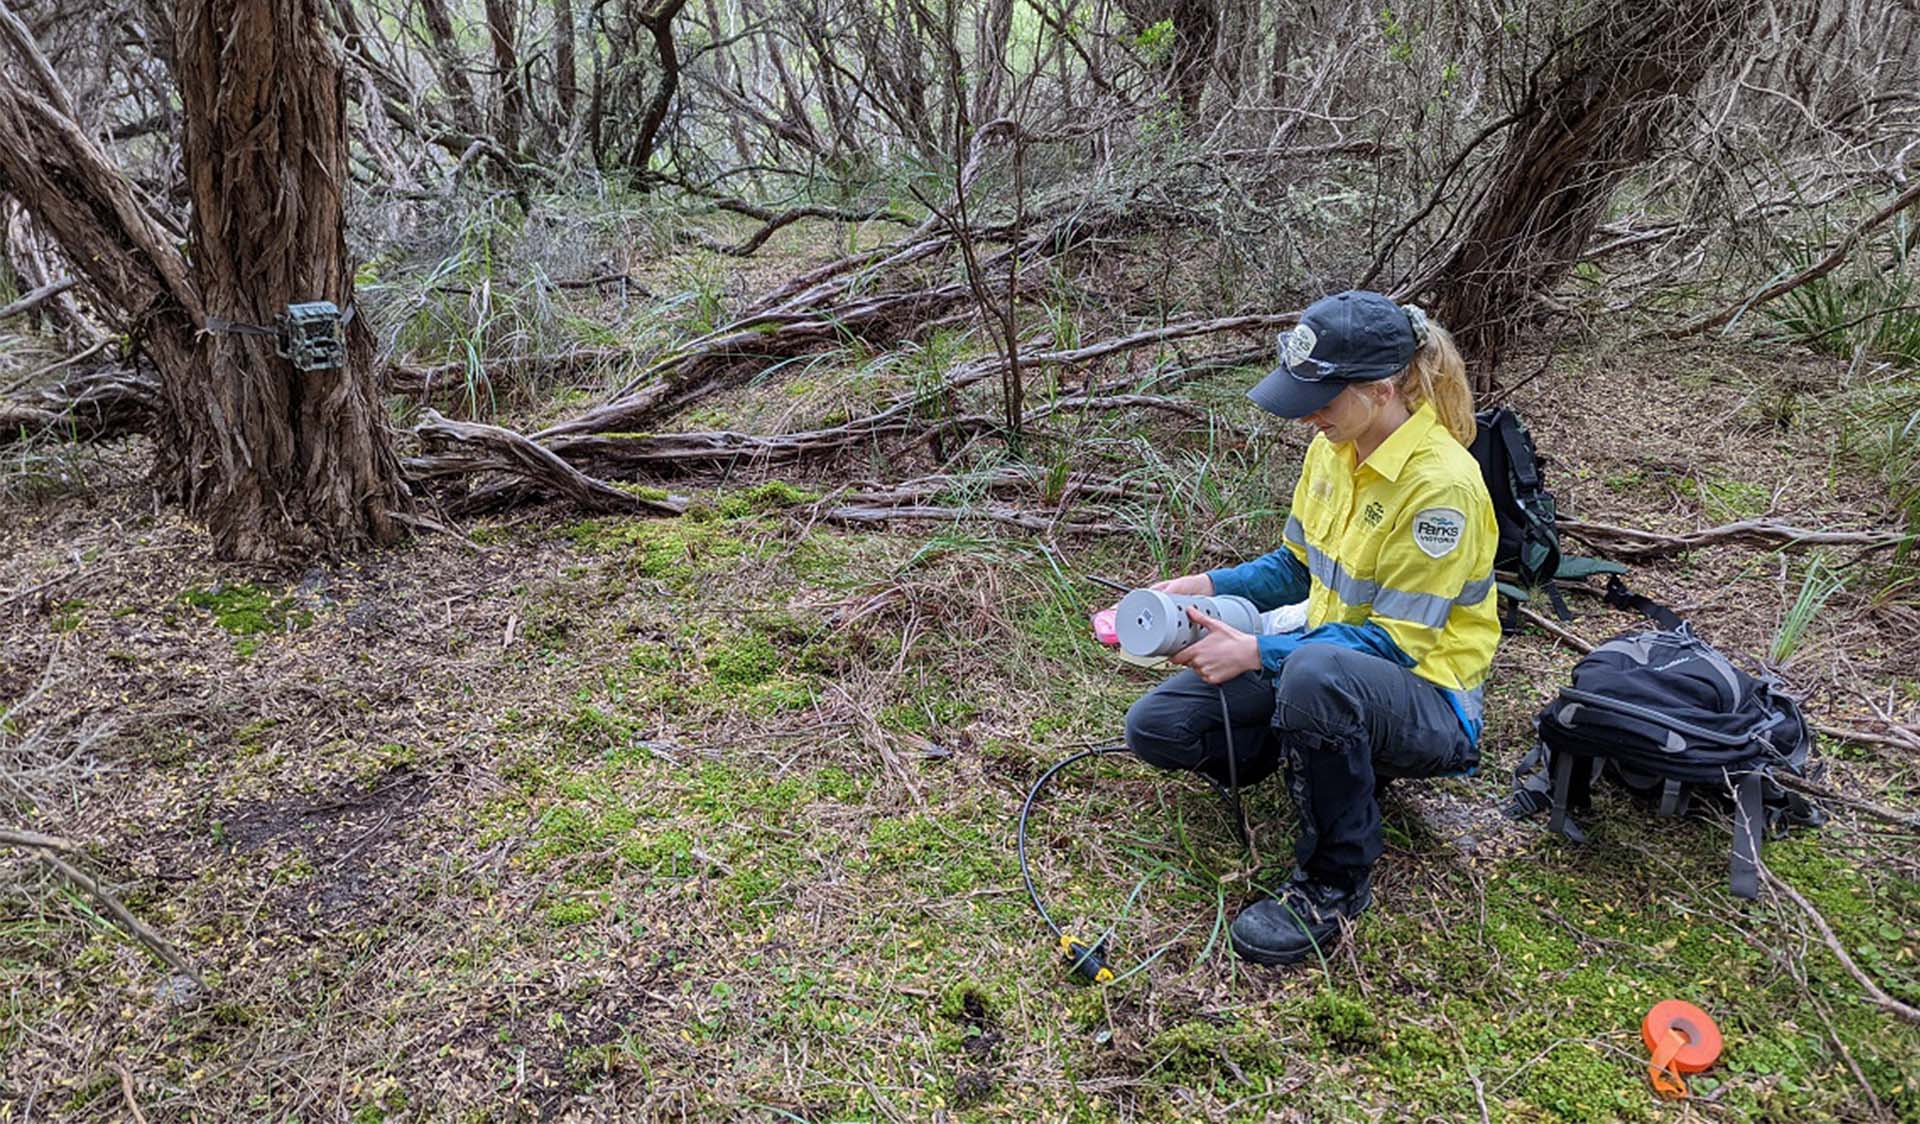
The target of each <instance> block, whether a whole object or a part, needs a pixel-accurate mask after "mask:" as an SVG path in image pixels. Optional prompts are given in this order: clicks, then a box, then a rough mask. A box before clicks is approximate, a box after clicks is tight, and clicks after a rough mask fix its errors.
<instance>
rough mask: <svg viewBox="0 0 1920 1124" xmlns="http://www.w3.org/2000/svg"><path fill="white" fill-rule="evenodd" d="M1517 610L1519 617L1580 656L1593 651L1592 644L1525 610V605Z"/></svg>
mask: <svg viewBox="0 0 1920 1124" xmlns="http://www.w3.org/2000/svg"><path fill="white" fill-rule="evenodd" d="M1517 608H1518V609H1519V610H1520V615H1521V616H1523V617H1525V618H1527V620H1528V621H1530V622H1532V623H1533V624H1536V625H1538V626H1540V628H1541V629H1542V630H1543V631H1545V632H1548V633H1550V634H1552V636H1553V637H1554V639H1556V640H1558V641H1560V642H1561V643H1562V644H1565V645H1566V646H1567V647H1569V648H1572V649H1573V650H1574V651H1576V652H1579V653H1581V654H1582V655H1585V654H1586V653H1588V652H1591V651H1593V645H1592V644H1589V643H1587V642H1586V641H1585V640H1582V639H1581V638H1580V637H1579V636H1578V635H1576V634H1574V633H1572V632H1570V631H1568V630H1567V629H1564V628H1561V627H1560V626H1559V625H1557V624H1555V623H1553V622H1552V621H1550V620H1548V619H1547V618H1546V617H1545V616H1543V615H1541V614H1540V613H1536V612H1534V611H1533V610H1532V609H1529V608H1527V607H1526V606H1525V605H1520V606H1517Z"/></svg>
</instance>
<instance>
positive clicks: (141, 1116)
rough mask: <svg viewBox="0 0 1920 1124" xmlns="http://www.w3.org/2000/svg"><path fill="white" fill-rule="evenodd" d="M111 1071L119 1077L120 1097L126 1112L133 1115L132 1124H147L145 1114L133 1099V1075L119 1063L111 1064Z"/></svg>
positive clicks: (138, 1103)
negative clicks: (124, 1101)
mask: <svg viewBox="0 0 1920 1124" xmlns="http://www.w3.org/2000/svg"><path fill="white" fill-rule="evenodd" d="M113 1071H114V1072H115V1073H117V1074H119V1075H120V1095H121V1096H123V1097H125V1098H126V1100H127V1111H128V1112H131V1113H132V1114H133V1124H147V1114H146V1113H144V1112H141V1111H140V1102H139V1101H137V1100H135V1099H134V1097H133V1075H132V1074H131V1073H128V1072H127V1067H126V1066H124V1065H121V1064H120V1063H119V1062H114V1063H113Z"/></svg>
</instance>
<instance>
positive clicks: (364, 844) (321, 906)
mask: <svg viewBox="0 0 1920 1124" xmlns="http://www.w3.org/2000/svg"><path fill="white" fill-rule="evenodd" d="M430 796H431V790H430V786H429V784H428V778H427V777H426V776H425V775H424V774H422V773H420V772H418V771H416V770H414V769H412V768H409V767H406V766H400V767H398V768H394V769H391V770H389V771H388V772H386V773H384V774H382V775H381V776H379V777H377V778H374V779H373V780H371V781H367V782H360V781H349V782H347V783H346V784H344V785H342V786H340V787H339V788H338V789H337V790H335V791H333V792H331V793H328V794H325V795H323V796H320V797H318V798H298V799H288V800H276V801H258V800H256V801H246V802H244V803H241V804H238V805H235V806H233V807H231V808H228V809H225V810H222V811H219V812H215V813H214V814H213V821H214V823H215V824H217V825H218V827H217V830H216V831H215V833H214V835H215V838H216V846H218V847H220V848H222V849H224V850H227V851H229V852H232V853H235V854H241V855H247V854H252V853H255V852H259V851H264V850H272V851H274V852H276V853H277V854H278V855H279V856H289V855H290V854H291V853H295V852H297V853H298V855H299V857H300V858H302V859H304V860H305V864H306V866H307V868H308V869H309V870H310V875H309V876H308V877H306V878H304V879H300V880H298V881H295V882H292V883H290V884H288V885H286V886H283V887H278V888H276V890H275V892H274V893H272V894H271V895H270V897H271V898H273V899H274V900H275V905H276V906H277V907H278V908H280V909H282V910H284V911H285V912H286V913H288V914H289V915H291V916H296V917H298V916H305V917H307V918H309V919H310V920H311V921H312V922H313V923H314V924H315V925H316V926H324V927H328V928H331V927H333V926H334V924H335V923H337V922H338V921H339V920H341V919H342V917H343V916H356V917H357V916H359V915H362V914H364V913H365V912H367V907H370V906H373V905H374V904H375V902H376V901H377V899H378V898H379V897H381V896H382V893H383V890H384V888H385V885H384V884H385V882H386V880H387V879H386V878H385V877H384V876H383V875H382V873H381V864H380V862H379V857H380V854H381V852H382V851H383V850H385V849H386V848H388V847H389V846H391V845H393V844H394V843H395V842H396V841H397V840H399V839H400V838H401V837H402V836H403V835H405V834H406V831H407V827H408V825H409V823H410V821H411V820H412V819H413V818H414V816H415V815H416V814H417V813H418V811H419V809H420V808H421V807H422V806H423V805H424V804H426V803H427V801H428V799H429V798H430ZM362 919H364V918H362Z"/></svg>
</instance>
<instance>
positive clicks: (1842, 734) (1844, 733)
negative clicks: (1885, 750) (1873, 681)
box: [1813, 722, 1920, 750]
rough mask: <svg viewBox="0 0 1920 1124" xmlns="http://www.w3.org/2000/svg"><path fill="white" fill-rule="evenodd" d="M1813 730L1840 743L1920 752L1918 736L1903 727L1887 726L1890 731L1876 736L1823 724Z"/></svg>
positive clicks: (1919, 737) (1815, 724)
mask: <svg viewBox="0 0 1920 1124" xmlns="http://www.w3.org/2000/svg"><path fill="white" fill-rule="evenodd" d="M1813 728H1814V729H1815V730H1817V731H1819V732H1820V733H1822V734H1825V735H1827V736H1828V737H1830V738H1839V739H1840V740H1841V741H1847V742H1857V743H1859V744H1861V745H1887V746H1892V747H1894V748H1895V749H1911V750H1920V734H1917V733H1914V732H1912V731H1909V730H1908V729H1907V728H1906V727H1904V726H1891V725H1890V726H1888V727H1887V729H1888V730H1889V731H1891V732H1890V733H1885V734H1876V733H1873V732H1872V731H1869V730H1855V729H1850V728H1848V727H1846V726H1829V725H1827V724H1826V723H1824V722H1815V723H1814V724H1813Z"/></svg>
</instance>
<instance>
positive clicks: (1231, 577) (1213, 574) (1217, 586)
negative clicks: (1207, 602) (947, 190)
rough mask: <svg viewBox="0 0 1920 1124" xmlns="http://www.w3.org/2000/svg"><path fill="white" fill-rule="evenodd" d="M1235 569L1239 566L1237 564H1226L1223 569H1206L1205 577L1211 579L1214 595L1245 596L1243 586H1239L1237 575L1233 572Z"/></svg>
mask: <svg viewBox="0 0 1920 1124" xmlns="http://www.w3.org/2000/svg"><path fill="white" fill-rule="evenodd" d="M1237 569H1239V567H1237V566H1228V567H1226V568H1224V569H1219V570H1208V571H1207V577H1208V578H1210V579H1212V581H1213V592H1214V596H1216V597H1245V596H1246V593H1245V592H1243V589H1244V587H1243V586H1241V584H1240V582H1239V580H1238V577H1237V575H1236V574H1235V571H1236V570H1237Z"/></svg>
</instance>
